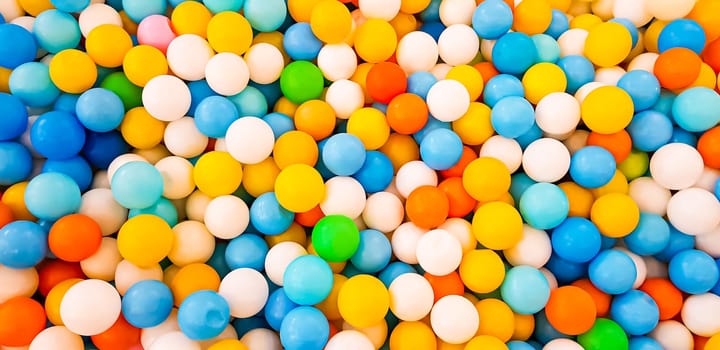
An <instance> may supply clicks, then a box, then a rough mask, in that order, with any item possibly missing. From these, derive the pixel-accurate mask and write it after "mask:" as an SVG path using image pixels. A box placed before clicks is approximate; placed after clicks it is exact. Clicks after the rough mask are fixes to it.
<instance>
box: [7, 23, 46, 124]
mask: <svg viewBox="0 0 720 350" xmlns="http://www.w3.org/2000/svg"><path fill="white" fill-rule="evenodd" d="M0 43H3V44H2V45H0V67H3V68H7V69H15V68H16V67H18V66H19V65H21V64H23V63H26V62H32V61H34V60H35V56H36V55H37V50H38V47H37V42H36V41H35V37H34V36H33V34H32V33H30V32H29V31H28V30H27V29H25V28H23V27H21V26H19V25H16V24H10V23H3V24H0ZM0 106H2V104H1V103H0ZM0 129H1V128H0Z"/></svg>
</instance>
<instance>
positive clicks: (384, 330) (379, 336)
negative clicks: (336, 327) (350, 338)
mask: <svg viewBox="0 0 720 350" xmlns="http://www.w3.org/2000/svg"><path fill="white" fill-rule="evenodd" d="M342 330H344V331H349V330H352V331H358V332H360V333H362V334H365V336H366V337H367V338H368V339H370V341H371V342H372V343H373V346H374V347H375V349H379V348H381V347H382V346H383V344H384V343H385V339H387V335H388V327H387V323H386V322H380V323H378V324H377V325H375V326H370V327H366V328H355V327H353V326H352V325H350V324H349V323H347V322H343V324H342Z"/></svg>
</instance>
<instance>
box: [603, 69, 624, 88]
mask: <svg viewBox="0 0 720 350" xmlns="http://www.w3.org/2000/svg"><path fill="white" fill-rule="evenodd" d="M625 73H627V72H626V71H625V70H624V69H622V68H621V67H618V66H614V67H603V68H598V69H597V70H596V71H595V81H597V82H601V83H604V84H608V85H617V82H618V81H620V78H622V77H623V75H625Z"/></svg>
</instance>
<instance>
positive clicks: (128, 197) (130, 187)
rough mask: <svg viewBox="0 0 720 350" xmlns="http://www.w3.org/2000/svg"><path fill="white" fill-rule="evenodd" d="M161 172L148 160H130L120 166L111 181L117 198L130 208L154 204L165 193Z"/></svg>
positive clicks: (121, 203)
mask: <svg viewBox="0 0 720 350" xmlns="http://www.w3.org/2000/svg"><path fill="white" fill-rule="evenodd" d="M163 187H164V181H163V176H162V174H160V172H159V171H158V170H157V169H156V168H155V167H154V166H152V165H151V164H150V163H146V162H129V163H126V164H124V165H123V166H121V167H120V168H118V170H117V171H116V172H115V174H114V175H113V177H112V181H111V182H110V189H111V190H112V193H113V196H114V197H115V200H116V201H117V202H118V203H119V204H120V205H122V206H123V207H125V208H128V209H144V208H147V207H150V206H152V205H153V204H155V203H156V202H157V201H158V200H160V197H162V194H163Z"/></svg>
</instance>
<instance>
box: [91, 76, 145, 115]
mask: <svg viewBox="0 0 720 350" xmlns="http://www.w3.org/2000/svg"><path fill="white" fill-rule="evenodd" d="M100 87H101V88H103V89H108V90H110V91H112V92H114V93H115V95H118V97H120V100H121V101H122V103H123V106H124V107H125V111H129V110H131V109H133V108H135V107H140V106H142V88H141V87H139V86H137V85H135V84H133V83H131V82H130V80H128V78H127V77H126V76H125V73H123V72H115V73H112V74H110V75H108V76H107V77H106V78H105V79H103V81H102V83H101V84H100Z"/></svg>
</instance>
